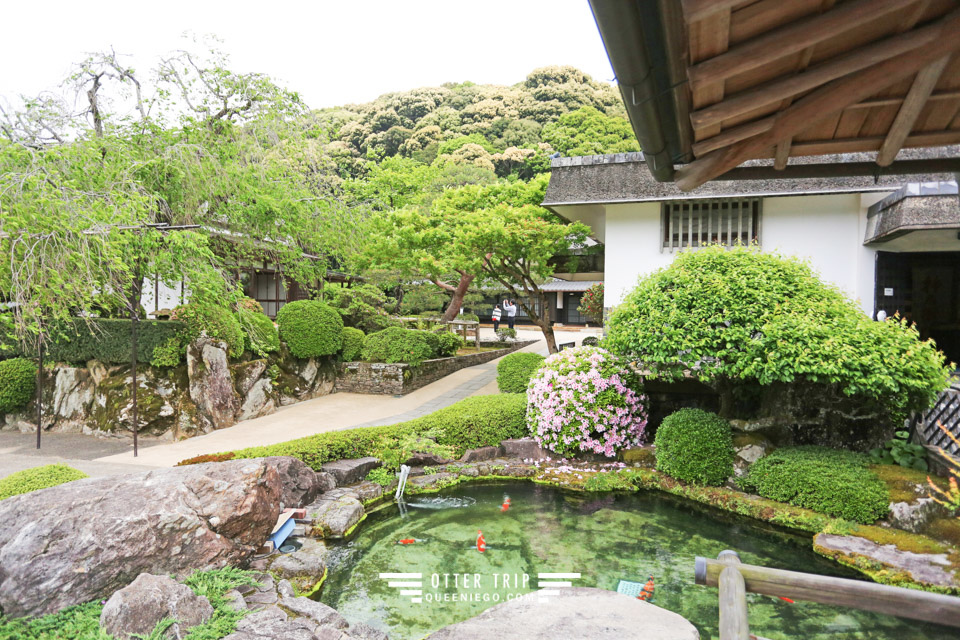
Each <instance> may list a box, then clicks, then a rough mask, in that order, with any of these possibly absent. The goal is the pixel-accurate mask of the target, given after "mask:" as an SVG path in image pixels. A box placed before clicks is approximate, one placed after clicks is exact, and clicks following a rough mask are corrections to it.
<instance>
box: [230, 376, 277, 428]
mask: <svg viewBox="0 0 960 640" xmlns="http://www.w3.org/2000/svg"><path fill="white" fill-rule="evenodd" d="M276 410H277V403H276V402H275V401H274V399H273V383H271V381H270V380H269V379H267V378H264V379H262V380H260V381H258V382H257V383H256V384H254V385H253V386H252V387H250V389H249V390H248V392H247V396H246V398H244V400H243V404H242V405H240V417H239V418H238V419H239V420H241V421H242V420H250V419H251V418H259V417H260V416H265V415H269V414H271V413H273V412H275V411H276Z"/></svg>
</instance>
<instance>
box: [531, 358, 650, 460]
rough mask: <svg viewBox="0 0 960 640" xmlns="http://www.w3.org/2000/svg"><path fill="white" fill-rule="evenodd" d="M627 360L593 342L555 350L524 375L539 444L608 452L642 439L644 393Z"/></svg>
mask: <svg viewBox="0 0 960 640" xmlns="http://www.w3.org/2000/svg"><path fill="white" fill-rule="evenodd" d="M640 389H641V385H640V378H639V376H637V375H636V374H635V373H634V372H633V371H632V370H630V368H629V367H628V366H627V363H626V362H624V361H622V360H620V359H619V358H617V357H616V356H614V355H613V354H611V353H609V352H608V351H605V350H603V349H600V348H598V347H577V348H575V349H566V350H564V351H561V352H559V353H555V354H553V355H552V356H550V357H549V358H547V359H546V360H545V361H544V363H543V366H541V367H540V368H539V369H538V370H537V372H536V373H535V374H534V375H533V377H532V378H531V379H530V385H529V386H528V387H527V424H528V425H529V427H530V431H531V433H532V434H533V437H534V438H536V440H537V442H538V443H539V444H540V446H542V447H545V448H547V449H549V450H550V451H553V452H554V453H559V454H561V455H564V456H567V455H574V454H576V453H578V452H581V451H589V452H592V453H600V454H603V455H605V456H606V457H608V458H612V457H613V456H615V455H616V453H617V452H618V451H620V450H621V449H629V448H631V447H633V446H638V445H640V444H641V443H642V442H643V433H644V429H646V426H647V411H646V407H645V406H644V404H645V402H646V397H645V396H644V395H643V394H641V393H640Z"/></svg>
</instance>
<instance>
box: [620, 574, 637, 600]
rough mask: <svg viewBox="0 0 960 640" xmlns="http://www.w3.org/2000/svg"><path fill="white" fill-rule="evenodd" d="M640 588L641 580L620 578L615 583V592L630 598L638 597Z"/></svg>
mask: <svg viewBox="0 0 960 640" xmlns="http://www.w3.org/2000/svg"><path fill="white" fill-rule="evenodd" d="M642 590H643V583H642V582H634V581H633V580H624V579H622V578H621V579H620V582H619V583H618V584H617V593H622V594H623V595H625V596H630V597H631V598H636V597H639V596H640V592H641V591H642Z"/></svg>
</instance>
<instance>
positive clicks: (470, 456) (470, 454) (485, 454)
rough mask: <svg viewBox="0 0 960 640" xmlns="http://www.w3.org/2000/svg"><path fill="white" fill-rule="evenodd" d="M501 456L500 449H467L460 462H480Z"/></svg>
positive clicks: (501, 451)
mask: <svg viewBox="0 0 960 640" xmlns="http://www.w3.org/2000/svg"><path fill="white" fill-rule="evenodd" d="M501 455H503V450H502V449H501V448H500V447H480V448H478V449H467V450H466V451H464V453H463V456H461V458H460V462H481V461H483V460H493V459H494V458H497V457H499V456H501Z"/></svg>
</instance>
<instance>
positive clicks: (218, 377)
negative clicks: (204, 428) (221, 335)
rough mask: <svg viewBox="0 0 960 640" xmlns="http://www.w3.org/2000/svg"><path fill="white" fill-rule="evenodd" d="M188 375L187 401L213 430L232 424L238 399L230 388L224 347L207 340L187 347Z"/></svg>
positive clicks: (237, 407)
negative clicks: (198, 411)
mask: <svg viewBox="0 0 960 640" xmlns="http://www.w3.org/2000/svg"><path fill="white" fill-rule="evenodd" d="M187 375H188V376H189V378H190V399H191V400H193V403H194V404H195V405H197V408H198V409H199V410H200V411H201V413H203V415H204V416H205V417H206V418H207V419H209V420H210V423H211V424H212V425H213V428H214V429H223V428H224V427H229V426H232V425H233V424H235V423H236V421H237V420H236V417H237V413H238V412H239V410H240V396H238V395H237V391H236V389H234V387H233V377H232V376H231V375H230V364H229V361H228V359H227V345H226V343H224V342H221V341H219V340H214V339H212V338H206V337H201V338H197V339H196V340H195V341H193V342H192V343H191V344H190V345H189V346H188V347H187Z"/></svg>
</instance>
